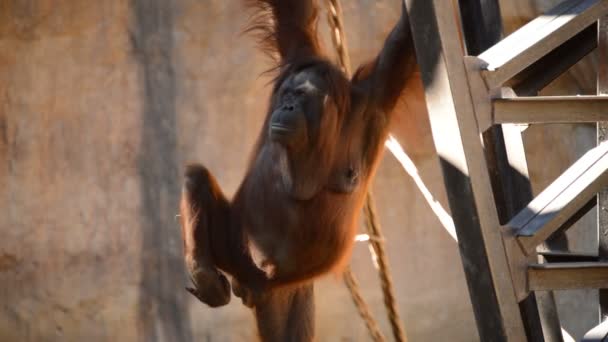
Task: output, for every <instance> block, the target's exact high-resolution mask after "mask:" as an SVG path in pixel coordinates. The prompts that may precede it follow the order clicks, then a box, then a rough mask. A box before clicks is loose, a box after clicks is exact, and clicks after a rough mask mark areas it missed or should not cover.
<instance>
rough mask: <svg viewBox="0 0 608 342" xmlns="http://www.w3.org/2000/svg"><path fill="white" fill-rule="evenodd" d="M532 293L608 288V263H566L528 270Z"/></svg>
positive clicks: (534, 266)
mask: <svg viewBox="0 0 608 342" xmlns="http://www.w3.org/2000/svg"><path fill="white" fill-rule="evenodd" d="M528 285H529V286H530V290H531V291H544V290H572V289H600V288H608V263H606V262H564V263H550V264H533V265H530V267H529V268H528Z"/></svg>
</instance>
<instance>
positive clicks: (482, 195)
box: [406, 0, 526, 341]
mask: <svg viewBox="0 0 608 342" xmlns="http://www.w3.org/2000/svg"><path fill="white" fill-rule="evenodd" d="M406 3H407V7H408V11H409V13H410V20H411V26H412V32H413V37H414V43H415V47H416V54H417V60H418V62H419V65H420V70H421V75H422V80H423V83H424V86H425V92H426V96H425V99H426V102H427V108H428V111H429V118H430V122H431V128H432V133H433V140H434V142H435V147H436V149H437V153H438V156H439V158H440V163H441V166H442V171H443V177H444V183H445V185H446V189H447V193H448V200H449V204H450V209H451V212H452V216H453V219H454V223H455V227H456V231H457V234H458V241H459V242H458V246H459V249H460V255H461V258H462V263H463V267H464V270H465V275H466V278H467V285H468V287H469V294H470V297H471V302H472V306H473V311H474V312H475V318H476V321H477V327H478V329H479V336H480V339H481V340H483V341H524V340H525V339H526V336H525V332H524V328H523V322H522V319H521V315H520V313H519V307H518V304H517V299H516V298H515V291H514V289H513V286H512V283H511V279H510V270H509V266H508V263H507V260H506V255H505V250H504V246H503V243H502V237H501V232H500V231H499V230H498V229H497V227H498V226H499V223H498V217H497V214H496V208H495V207H494V199H493V196H492V188H491V184H490V179H489V175H488V170H487V167H486V162H485V157H484V151H483V146H482V143H481V139H480V134H479V129H478V127H477V121H476V117H475V112H474V109H473V104H472V102H471V93H470V91H469V87H468V83H467V77H466V70H465V67H464V61H463V51H462V47H461V46H460V39H459V37H458V26H457V24H456V21H455V18H454V13H455V9H454V8H453V7H452V3H451V2H446V1H444V0H433V1H419V0H408V1H407V2H406ZM465 151H466V153H465Z"/></svg>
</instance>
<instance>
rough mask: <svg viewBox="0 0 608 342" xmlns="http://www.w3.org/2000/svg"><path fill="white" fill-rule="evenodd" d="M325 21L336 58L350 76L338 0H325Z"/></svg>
mask: <svg viewBox="0 0 608 342" xmlns="http://www.w3.org/2000/svg"><path fill="white" fill-rule="evenodd" d="M327 8H328V12H327V21H328V22H329V28H330V29H331V41H332V42H333V43H334V48H335V49H336V52H337V53H338V60H339V62H340V66H341V67H342V70H343V71H344V73H345V74H346V75H347V76H349V77H350V75H351V69H350V58H349V56H348V50H347V48H346V40H345V38H344V29H343V28H344V24H343V22H342V6H341V5H340V1H339V0H327Z"/></svg>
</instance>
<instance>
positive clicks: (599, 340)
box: [581, 320, 608, 342]
mask: <svg viewBox="0 0 608 342" xmlns="http://www.w3.org/2000/svg"><path fill="white" fill-rule="evenodd" d="M607 338H608V320H606V321H604V322H602V323H601V324H599V325H597V326H595V327H594V328H593V329H591V330H589V331H588V332H587V333H586V334H585V336H583V339H582V340H581V342H605V341H606V339H607Z"/></svg>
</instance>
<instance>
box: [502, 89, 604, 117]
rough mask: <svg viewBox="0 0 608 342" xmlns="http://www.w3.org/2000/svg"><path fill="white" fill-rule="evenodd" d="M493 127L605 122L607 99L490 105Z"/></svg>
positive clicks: (527, 99)
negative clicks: (502, 125) (508, 124)
mask: <svg viewBox="0 0 608 342" xmlns="http://www.w3.org/2000/svg"><path fill="white" fill-rule="evenodd" d="M492 107H493V114H494V115H493V121H494V124H501V123H575V122H597V121H608V96H594V95H591V96H534V97H514V98H505V99H496V100H494V101H492Z"/></svg>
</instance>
